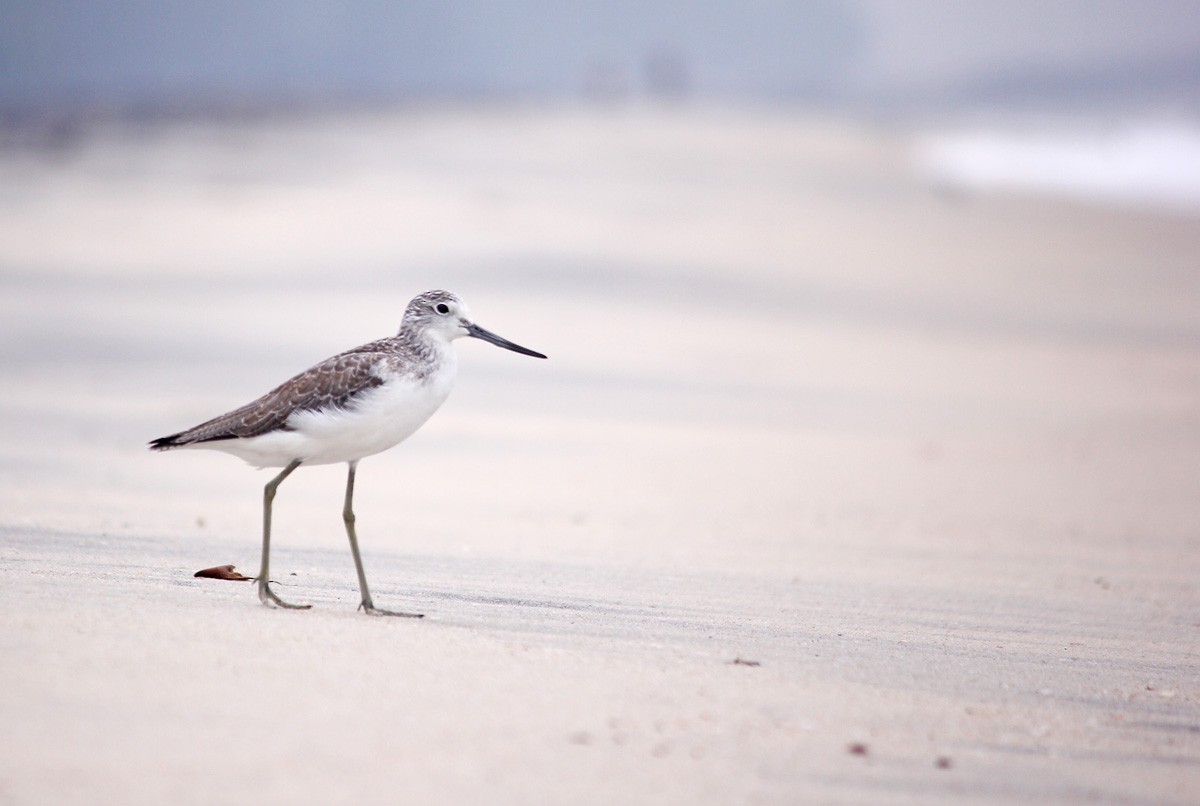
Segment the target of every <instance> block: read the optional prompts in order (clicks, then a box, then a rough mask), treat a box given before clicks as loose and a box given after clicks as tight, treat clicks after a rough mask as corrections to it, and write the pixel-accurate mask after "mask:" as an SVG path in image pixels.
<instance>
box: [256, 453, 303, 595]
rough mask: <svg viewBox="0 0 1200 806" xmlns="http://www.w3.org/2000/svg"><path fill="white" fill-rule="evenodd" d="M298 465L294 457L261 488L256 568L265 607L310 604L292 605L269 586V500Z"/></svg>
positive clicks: (272, 498)
mask: <svg viewBox="0 0 1200 806" xmlns="http://www.w3.org/2000/svg"><path fill="white" fill-rule="evenodd" d="M298 467H300V460H299V459H294V460H292V463H291V464H290V465H288V466H287V467H285V468H284V469H283V472H282V473H280V474H279V475H278V476H276V477H275V478H273V479H271V480H270V481H268V482H267V486H266V487H265V488H264V489H263V550H262V565H261V566H260V567H259V570H258V598H259V600H260V601H261V602H262V603H263V604H265V605H266V606H267V607H287V608H291V609H292V610H307V609H308V608H310V607H312V605H294V604H288V603H287V602H285V601H283V600H282V599H280V598H279V597H278V596H276V595H275V592H274V591H272V590H271V588H270V581H271V502H272V501H274V500H275V490H276V489H277V488H278V487H279V485H280V484H281V483H283V480H284V479H286V478H287V477H288V476H290V475H291V474H292V471H293V470H295V469H296V468H298Z"/></svg>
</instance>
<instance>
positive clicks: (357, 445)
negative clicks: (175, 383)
mask: <svg viewBox="0 0 1200 806" xmlns="http://www.w3.org/2000/svg"><path fill="white" fill-rule="evenodd" d="M453 370H454V367H453V366H449V367H446V371H442V372H438V373H436V374H435V375H433V376H431V377H429V378H426V379H424V380H416V379H414V378H411V377H407V376H399V377H392V378H389V379H387V380H386V381H385V382H384V383H383V384H382V385H381V386H377V387H375V388H374V389H370V390H367V391H365V392H363V393H362V394H360V395H359V396H358V397H357V398H356V399H355V401H354V403H353V405H352V406H350V407H348V408H345V409H326V410H322V411H300V412H296V413H295V414H293V415H292V416H291V417H290V418H288V426H289V428H290V430H280V431H272V432H271V433H269V434H263V435H261V436H257V437H251V438H249V439H230V440H220V441H214V442H206V443H199V444H197V445H196V447H204V448H214V449H216V450H220V451H225V452H226V453H232V454H233V455H235V456H239V457H241V458H242V459H245V460H246V461H247V462H249V463H250V464H252V465H255V466H257V467H283V466H284V465H287V464H289V463H290V462H292V461H294V460H296V459H299V460H300V461H301V462H302V463H303V464H306V465H326V464H333V463H335V462H353V461H356V460H358V459H361V458H363V457H364V456H371V455H373V454H376V453H380V452H381V451H386V450H387V449H388V448H391V447H393V446H395V445H398V444H400V443H401V442H403V441H404V440H405V439H407V438H408V437H410V436H411V435H412V434H413V432H415V431H416V430H417V429H418V428H420V427H421V426H422V425H424V424H425V421H426V420H428V419H429V418H430V417H431V416H433V413H434V412H435V411H437V410H438V407H440V406H441V405H442V403H444V402H445V400H446V398H447V396H449V394H450V389H451V388H452V387H453V386H454V376H455V372H454V371H453Z"/></svg>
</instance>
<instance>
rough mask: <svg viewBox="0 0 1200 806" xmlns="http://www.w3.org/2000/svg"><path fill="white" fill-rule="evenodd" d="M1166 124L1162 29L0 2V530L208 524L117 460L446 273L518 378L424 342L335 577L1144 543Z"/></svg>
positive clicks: (1015, 11) (252, 515) (1178, 373)
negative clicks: (472, 566) (450, 383)
mask: <svg viewBox="0 0 1200 806" xmlns="http://www.w3.org/2000/svg"><path fill="white" fill-rule="evenodd" d="M1198 116H1200V7H1198V6H1197V5H1196V4H1195V3H1194V2H1190V1H1189V0H1138V1H1137V2H1134V0H1049V2H1047V1H1046V0H1039V1H1038V2H1032V0H1030V1H1029V2H1026V1H1025V0H994V1H992V0H980V1H979V2H972V3H960V2H954V1H953V0H911V2H906V3H893V2H883V1H882V0H879V1H878V2H877V1H875V0H858V1H857V2H849V1H847V2H831V1H830V2H823V1H822V0H813V1H812V2H768V1H766V0H764V1H763V2H739V3H733V2H719V1H709V2H688V3H683V2H636V3H635V2H626V0H617V1H616V2H606V3H557V2H529V3H521V4H516V5H509V4H495V3H486V2H469V1H463V2H406V3H393V2H375V1H373V0H364V2H355V3H334V2H287V3H285V2H253V3H244V2H227V0H213V2H209V3H203V4H196V3H178V2H155V3H150V2H134V1H132V0H126V1H120V0H119V1H117V2H109V3H103V4H95V3H82V2H65V1H59V0H45V1H44V2H38V3H28V2H3V3H0V289H2V292H3V293H2V295H0V306H2V307H0V313H2V314H3V315H2V318H0V334H2V336H3V338H2V340H0V362H2V363H0V375H2V376H3V377H2V378H0V381H2V383H0V428H2V429H3V433H2V436H3V441H2V444H3V447H2V448H0V475H2V477H3V478H2V481H3V483H2V484H0V490H2V492H0V507H2V509H0V517H3V519H4V520H5V521H6V522H7V523H10V524H15V525H19V526H21V527H22V528H28V527H39V528H62V529H74V530H81V531H85V532H94V531H96V530H109V531H113V532H117V533H147V534H162V533H180V532H182V533H189V534H200V533H203V532H204V531H205V530H208V532H209V533H213V534H217V535H220V536H229V537H231V538H233V537H238V536H240V535H243V534H245V533H247V532H253V531H254V528H255V527H254V524H255V523H256V522H257V521H256V518H257V507H258V494H257V485H258V484H259V483H260V482H261V480H262V479H261V477H256V476H253V475H252V474H249V473H247V472H245V471H242V470H239V469H238V468H237V467H236V465H235V460H233V459H231V458H229V457H224V456H220V455H208V454H204V455H188V456H179V455H170V456H151V455H150V454H149V453H148V452H146V451H145V449H144V443H145V442H146V441H148V440H149V439H151V438H154V437H157V436H160V435H161V434H164V433H169V432H172V431H175V430H178V429H180V428H183V427H186V426H189V425H192V424H194V423H195V422H199V421H200V420H202V419H205V418H208V417H210V416H213V415H215V414H218V413H220V412H222V411H225V410H227V409H229V408H232V407H233V406H236V405H240V404H241V403H243V402H246V401H248V400H250V399H252V398H253V397H255V396H257V395H258V394H261V393H262V392H264V391H266V390H267V389H268V388H270V387H271V386H273V385H274V384H276V383H278V382H280V381H282V380H283V379H284V378H286V377H288V376H289V375H290V374H292V373H294V372H297V371H300V370H302V369H303V368H304V367H306V366H308V365H310V364H311V363H313V362H315V361H316V360H319V359H320V358H323V357H324V356H326V355H329V354H332V353H334V352H337V351H339V350H341V349H344V348H347V347H350V346H352V345H354V344H357V343H361V342H364V341H367V340H370V339H373V338H376V337H379V336H381V335H384V334H386V333H390V332H392V331H393V330H394V329H395V327H396V325H397V324H398V320H399V317H400V313H401V311H402V309H403V306H404V305H405V303H406V302H407V300H408V299H409V298H410V297H411V296H412V295H413V294H415V293H417V292H419V291H422V290H425V289H426V288H431V287H448V288H451V289H453V290H456V291H458V292H460V293H461V294H462V295H463V296H464V297H465V298H466V299H467V300H468V301H469V302H470V303H471V304H472V307H473V309H474V311H475V313H476V316H477V317H478V319H479V321H480V322H481V323H482V324H483V325H484V326H486V327H488V328H491V329H493V330H495V331H496V332H499V333H501V334H502V335H504V336H506V337H508V338H511V339H513V340H515V341H517V342H519V343H522V344H527V345H528V346H530V347H532V348H535V349H538V350H542V351H544V352H546V353H548V354H549V355H550V356H551V360H550V361H549V362H544V363H543V362H531V361H524V360H522V359H521V358H520V357H517V356H513V355H511V354H502V353H501V352H500V351H495V350H490V349H488V348H486V346H483V347H482V348H481V345H479V344H465V345H461V347H460V352H461V353H462V354H463V362H462V363H463V367H462V372H463V379H462V382H461V385H460V390H459V392H458V393H457V394H456V395H455V396H454V397H452V399H451V401H450V403H449V404H447V408H446V409H445V410H444V411H443V412H442V413H441V414H439V416H438V417H435V418H434V420H433V421H432V422H431V423H430V424H429V426H427V428H426V429H425V430H424V431H423V432H422V433H421V434H420V435H418V437H415V438H414V439H413V440H412V442H411V443H410V444H409V445H406V446H405V447H404V448H402V449H401V450H399V451H396V452H393V453H392V454H389V455H388V456H387V457H381V458H379V459H376V460H371V463H370V464H369V465H365V466H364V472H363V473H362V474H360V493H359V495H360V502H361V503H360V508H361V513H362V515H361V520H362V522H363V529H364V532H366V531H371V530H369V529H368V528H367V523H368V522H374V524H375V531H377V532H378V534H379V535H380V536H379V537H378V538H374V539H373V540H374V542H373V545H375V546H377V547H387V546H390V547H393V548H398V549H404V550H409V551H431V550H440V549H434V548H431V543H430V542H429V540H428V539H427V536H428V535H430V534H435V535H437V536H438V540H440V541H441V542H440V543H437V544H436V545H438V546H450V547H456V549H461V550H464V551H467V550H478V551H494V552H505V553H512V552H514V551H516V552H522V551H523V552H530V553H534V554H544V555H547V556H550V555H554V556H560V555H567V556H572V553H574V555H576V556H587V557H592V558H594V557H597V556H601V557H608V558H614V559H615V558H617V557H626V558H628V557H629V556H641V557H644V556H657V557H658V559H660V560H662V561H669V562H675V561H683V560H684V559H685V558H686V561H687V562H701V561H703V558H704V557H708V558H709V559H710V560H711V561H712V562H714V563H717V564H720V565H722V566H725V565H728V564H729V563H737V562H745V563H750V564H762V563H766V564H767V567H772V568H775V567H781V566H780V563H783V564H784V565H783V566H782V567H792V566H793V565H795V564H800V563H805V562H808V561H809V560H811V558H812V557H814V556H816V554H818V553H819V552H821V551H823V550H825V548H824V547H828V546H831V545H833V546H837V554H838V557H841V558H842V559H841V560H840V561H841V562H846V563H850V562H855V561H857V560H869V561H878V560H879V558H882V557H887V556H889V555H888V554H887V551H888V549H887V548H886V547H887V546H889V545H904V546H906V547H907V548H904V549H903V550H901V549H896V550H895V551H896V552H898V553H904V552H907V554H905V556H909V557H911V556H914V555H913V552H914V551H916V550H915V549H913V548H912V547H913V546H923V547H925V548H924V549H922V551H927V552H928V554H927V555H924V554H922V555H921V556H929V557H936V556H937V555H938V552H944V551H956V552H961V551H963V550H964V549H963V547H964V546H975V547H979V546H986V547H989V549H995V550H996V551H1016V550H1017V549H1013V548H1011V546H1014V545H1023V544H1022V543H1021V540H1025V541H1031V542H1030V543H1029V545H1036V546H1038V548H1039V550H1046V549H1045V547H1046V546H1047V545H1054V546H1061V547H1062V548H1061V551H1062V552H1064V555H1063V556H1077V552H1078V550H1079V548H1080V546H1088V547H1089V550H1090V549H1094V548H1095V545H1096V544H1097V541H1099V542H1100V543H1105V545H1118V546H1126V545H1127V542H1128V545H1133V543H1134V542H1137V541H1138V540H1140V539H1141V538H1144V537H1145V535H1146V533H1147V530H1150V531H1152V532H1153V534H1154V535H1155V537H1156V539H1166V540H1167V542H1168V543H1170V544H1171V545H1175V544H1174V543H1171V541H1173V540H1176V539H1178V540H1186V539H1190V538H1189V537H1188V536H1189V535H1190V534H1191V531H1190V526H1189V525H1188V524H1190V523H1191V522H1192V520H1191V519H1192V518H1193V516H1194V515H1195V512H1194V503H1193V499H1194V495H1193V492H1194V491H1193V490H1191V489H1190V487H1189V486H1188V484H1186V483H1185V481H1184V479H1185V478H1187V474H1188V473H1192V472H1193V471H1195V470H1197V467H1196V464H1197V460H1196V458H1195V457H1197V456H1200V450H1197V449H1196V448H1197V447H1198V446H1197V445H1196V441H1197V439H1198V438H1200V428H1197V413H1196V412H1197V406H1196V403H1197V401H1198V400H1200V395H1198V388H1197V387H1198V383H1200V381H1198V379H1197V355H1196V350H1197V345H1198V343H1200V320H1198V318H1197V311H1198V308H1197V303H1198V301H1200V280H1198V277H1197V272H1196V267H1197V264H1198V259H1200V234H1198V230H1200V221H1198V220H1197V215H1198V214H1200V123H1198V120H1200V117H1198ZM468 465H469V466H471V467H472V468H474V472H473V474H464V472H463V471H462V468H463V467H464V466H468ZM376 468H377V469H376ZM1154 469H1157V470H1154ZM1152 470H1153V472H1151V471H1152ZM341 473H342V470H341V469H333V470H329V471H326V470H319V469H318V470H313V471H310V474H309V476H305V474H298V476H297V477H295V481H289V486H292V487H295V488H299V489H300V490H302V491H307V493H306V494H301V493H299V492H297V493H295V494H293V495H294V497H293V499H292V501H291V503H290V506H281V507H280V513H281V514H280V517H281V518H283V519H285V521H284V523H285V525H284V526H282V527H281V528H283V529H286V530H289V533H290V534H292V535H294V537H293V538H290V539H294V540H297V541H301V542H303V541H304V540H312V541H318V542H320V543H321V545H325V543H326V542H328V541H338V542H340V538H339V537H338V530H339V529H340V527H339V526H338V523H337V512H338V509H337V508H338V506H339V504H338V494H339V492H338V491H339V490H340V484H341ZM475 476H478V477H479V478H481V479H486V483H483V482H480V481H478V480H477V479H475V478H474V477H475ZM1192 478H1194V475H1193V476H1192ZM306 485H308V486H306ZM464 496H466V500H469V501H470V502H472V503H471V505H470V506H468V507H465V508H464V505H463V501H464ZM371 497H374V498H375V499H376V500H375V502H374V503H372V502H371V500H370V499H371ZM1148 502H1153V503H1152V504H1151V503H1148ZM418 503H419V506H416V504H418ZM445 512H453V513H454V517H452V518H447V517H443V513H445ZM368 513H369V514H368ZM288 518H290V519H291V520H290V521H286V519H288ZM406 518H408V519H415V521H416V526H415V528H414V526H413V524H412V523H410V521H409V520H406ZM497 524H502V526H497ZM1014 535H1015V536H1018V537H1017V538H1014ZM1051 538H1052V539H1051ZM1014 540H1015V542H1014ZM1105 541H1108V542H1107V543H1106V542H1105ZM367 542H368V543H372V539H368V540H367ZM1143 543H1144V541H1143ZM245 545H246V549H247V555H246V559H245V564H250V565H252V564H253V559H252V557H253V551H254V545H255V541H254V540H248V541H246V542H245ZM855 546H858V551H859V553H858V554H855V548H854V547H855ZM1006 547H1007V548H1006ZM1056 550H1058V549H1056ZM1130 550H1131V549H1130ZM656 552H657V555H656ZM706 552H707V553H706ZM917 553H918V554H920V552H917ZM213 559H214V561H215V560H217V559H221V560H224V559H225V558H213ZM827 559H829V560H830V561H831V562H835V563H836V562H838V561H839V560H838V559H837V558H836V557H828V558H827ZM892 559H893V560H894V559H895V556H893V557H892ZM994 561H995V557H994V556H992V557H990V560H989V562H991V563H992V565H993V566H995V562H994ZM1014 573H1015V572H1014Z"/></svg>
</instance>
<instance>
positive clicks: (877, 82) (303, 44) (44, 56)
mask: <svg viewBox="0 0 1200 806" xmlns="http://www.w3.org/2000/svg"><path fill="white" fill-rule="evenodd" d="M648 63H654V64H656V65H657V68H650V69H648V68H647V64H648ZM654 69H657V70H658V73H657V75H658V79H659V80H660V81H667V82H668V83H669V82H670V81H672V80H673V81H675V82H676V83H682V84H686V86H687V87H688V88H689V90H690V91H691V92H693V93H694V94H696V95H699V96H709V97H713V96H715V97H752V98H766V99H780V100H789V101H791V100H798V101H817V102H826V101H833V102H858V103H886V102H889V101H897V100H899V101H901V102H903V101H905V100H906V99H907V100H910V101H913V102H918V103H928V102H931V101H932V102H937V101H938V100H939V99H941V100H944V101H948V102H958V101H969V100H970V99H971V97H972V96H973V95H978V94H980V93H983V94H985V95H986V94H987V93H988V92H992V93H996V92H999V93H1001V94H1002V95H1008V96H1013V95H1015V96H1020V95H1021V93H1022V92H1029V93H1032V94H1034V95H1037V94H1038V93H1045V92H1047V91H1050V92H1052V93H1059V94H1062V93H1067V94H1070V93H1072V92H1075V91H1078V90H1080V89H1086V90H1088V91H1089V92H1091V93H1093V94H1095V93H1096V92H1097V91H1099V92H1100V93H1101V94H1103V91H1104V90H1105V88H1106V87H1110V88H1112V89H1114V90H1116V91H1119V92H1123V93H1125V94H1126V95H1128V94H1130V93H1132V94H1137V93H1139V92H1144V91H1150V92H1160V91H1161V92H1169V93H1173V94H1175V95H1179V96H1184V97H1189V96H1190V97H1194V96H1195V95H1196V93H1197V88H1198V87H1200V3H1198V2H1196V1H1195V0H969V1H967V2H963V1H961V0H846V1H845V2H839V0H809V2H787V1H786V0H741V1H740V2H737V1H735V0H693V1H692V2H685V0H657V2H655V1H653V0H651V1H650V2H637V0H608V1H607V2H580V3H563V2H558V1H557V0H530V1H529V2H524V3H520V4H497V3H492V2H487V0H456V1H455V0H409V2H405V3H396V2H391V0H357V2H353V3H349V2H332V1H331V0H308V1H307V2H292V1H290V0H258V1H257V2H254V1H253V0H251V1H249V2H247V1H245V0H243V1H242V2H239V1H238V0H207V1H206V2H204V3H195V2H181V1H180V0H158V2H152V1H151V0H109V1H108V2H105V3H91V2H83V1H81V0H39V1H38V2H36V3H34V2H29V0H0V103H7V104H12V103H36V102H49V103H63V102H69V101H72V100H81V101H86V102H96V101H100V102H105V101H114V102H130V101H150V102H153V101H161V100H167V101H172V100H176V99H178V98H180V97H202V98H207V99H220V98H222V97H234V98H242V99H259V98H263V99H270V98H278V97H283V98H289V97H292V98H294V97H301V98H326V97H334V98H336V97H344V96H355V95H359V96H362V95H368V96H369V95H383V96H388V97H408V96H413V95H419V96H444V95H450V96H455V95H458V96H461V95H478V94H489V93H495V94H503V95H508V96H513V95H518V96H542V97H544V96H564V95H568V96H569V95H575V94H578V93H579V92H580V91H581V90H582V89H583V88H584V87H586V86H593V87H594V86H596V85H602V86H605V87H607V88H608V89H610V90H614V91H617V92H628V93H631V94H637V93H642V92H644V91H645V90H646V87H647V84H648V83H653V81H654V80H655V79H654V78H653V77H652V76H651V73H652V72H653V70H654ZM664 76H665V78H664Z"/></svg>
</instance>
